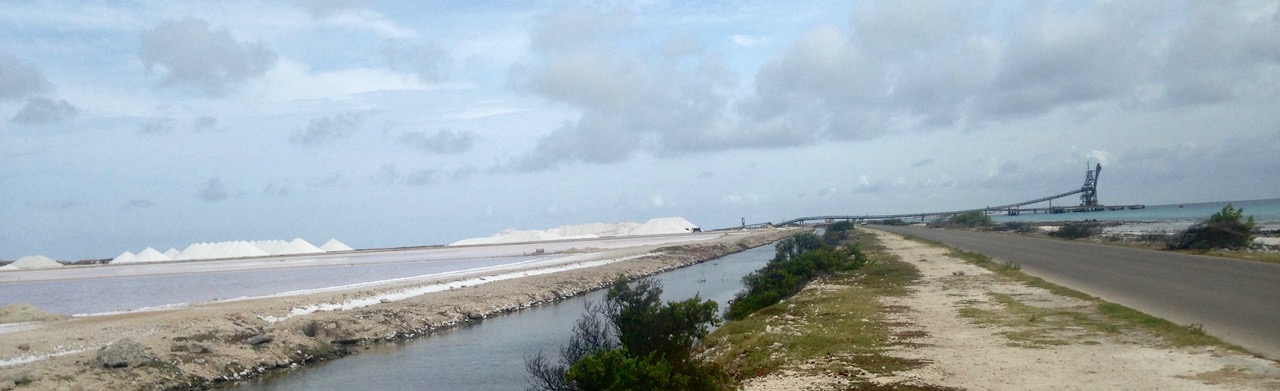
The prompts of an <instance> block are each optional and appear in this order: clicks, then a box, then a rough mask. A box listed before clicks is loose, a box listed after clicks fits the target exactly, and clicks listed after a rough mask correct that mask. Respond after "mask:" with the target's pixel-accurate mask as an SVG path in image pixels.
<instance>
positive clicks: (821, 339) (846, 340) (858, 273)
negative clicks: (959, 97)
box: [701, 231, 952, 391]
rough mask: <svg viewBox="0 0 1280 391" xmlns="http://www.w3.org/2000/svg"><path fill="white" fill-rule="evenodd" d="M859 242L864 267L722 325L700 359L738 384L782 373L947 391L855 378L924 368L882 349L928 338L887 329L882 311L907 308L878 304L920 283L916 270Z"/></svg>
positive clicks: (870, 239)
mask: <svg viewBox="0 0 1280 391" xmlns="http://www.w3.org/2000/svg"><path fill="white" fill-rule="evenodd" d="M857 241H858V244H859V245H860V246H861V248H862V251H863V252H864V253H865V254H866V255H867V257H868V258H869V261H868V263H867V265H866V266H864V267H863V268H861V269H859V270H855V271H849V272H842V273H837V274H834V275H832V276H829V277H827V278H824V279H821V280H817V281H814V282H813V283H811V285H810V287H809V288H807V289H805V290H804V291H801V292H800V293H799V294H797V295H795V296H793V297H791V298H789V299H787V300H784V301H782V302H780V303H778V304H775V305H773V306H770V307H767V308H764V309H762V310H760V311H757V312H756V313H754V314H752V315H750V316H747V317H745V318H743V319H739V320H734V321H731V322H727V323H726V324H724V325H723V326H721V327H720V328H718V329H716V330H715V332H713V333H712V334H711V335H710V336H708V337H707V338H706V339H704V340H703V341H702V344H701V347H702V349H703V357H706V358H708V359H711V360H713V361H715V362H716V363H718V364H720V365H722V366H723V367H724V368H725V369H726V370H727V371H728V372H729V373H730V374H731V375H732V376H733V377H734V378H735V379H736V380H738V381H743V380H745V379H749V378H755V377H763V376H768V375H769V374H772V373H776V372H779V371H781V370H784V369H785V370H789V371H800V372H802V373H805V374H810V375H818V374H827V375H833V376H838V377H841V378H844V379H846V380H847V381H848V382H850V383H851V384H853V388H850V389H859V390H863V389H866V390H878V389H886V390H887V389H895V390H934V391H939V390H951V389H952V388H947V387H937V386H929V385H909V384H893V385H889V386H881V385H877V384H872V383H869V382H866V381H865V380H864V379H861V378H860V377H859V375H861V374H863V371H866V372H869V373H872V374H877V375H887V374H891V373H894V372H899V371H904V370H909V369H912V368H918V367H920V366H922V365H924V364H926V362H924V361H921V360H915V359H906V358H901V357H895V356H892V355H890V354H888V351H889V349H890V348H891V347H893V346H896V345H901V344H909V343H910V342H909V340H910V339H912V338H920V337H923V336H925V335H927V334H925V333H924V332H923V331H914V332H913V331H897V332H895V331H894V330H892V327H893V326H896V325H894V324H890V322H887V321H886V320H885V316H886V314H890V313H894V312H901V311H904V310H907V309H906V308H901V307H895V306H887V305H884V304H881V303H880V300H878V298H879V297H882V296H895V295H905V294H907V293H908V290H907V287H908V286H909V285H911V284H912V283H913V282H914V281H916V280H918V279H919V278H920V273H919V271H918V270H916V268H915V267H914V266H911V265H910V264H908V263H906V262H902V261H901V260H899V259H897V257H896V256H894V255H892V254H890V253H889V252H888V251H886V250H885V248H884V247H883V246H882V245H881V244H880V243H879V242H878V241H877V240H876V239H875V238H874V236H873V234H869V233H867V232H866V231H859V232H858V234H857ZM892 386H896V388H895V387H892Z"/></svg>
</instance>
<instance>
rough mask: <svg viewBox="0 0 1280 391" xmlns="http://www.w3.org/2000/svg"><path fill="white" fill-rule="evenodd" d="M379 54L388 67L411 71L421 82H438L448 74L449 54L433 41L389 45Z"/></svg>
mask: <svg viewBox="0 0 1280 391" xmlns="http://www.w3.org/2000/svg"><path fill="white" fill-rule="evenodd" d="M380 54H381V55H382V59H383V61H386V62H387V67H388V68H390V69H392V70H397V71H407V72H410V73H413V74H414V75H416V76H417V77H418V80H419V81H422V82H423V83H439V82H441V81H444V80H445V78H446V76H448V67H449V64H450V60H449V54H448V53H447V52H445V50H444V48H441V47H440V45H439V44H437V43H435V42H427V43H421V44H412V45H407V46H394V45H391V46H387V47H384V48H383V49H382V51H381V53H380Z"/></svg>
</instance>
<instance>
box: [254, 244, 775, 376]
mask: <svg viewBox="0 0 1280 391" xmlns="http://www.w3.org/2000/svg"><path fill="white" fill-rule="evenodd" d="M773 253H774V246H772V245H768V246H762V247H757V248H754V249H750V250H747V251H743V252H740V253H736V254H731V255H727V256H725V257H722V258H718V259H715V260H711V261H707V262H704V263H701V264H698V265H694V266H690V267H686V268H682V269H677V270H673V271H670V272H667V273H663V274H660V275H658V276H655V278H657V279H658V280H661V281H662V285H663V294H662V297H663V300H666V301H671V300H684V299H687V298H690V297H693V296H694V295H695V294H697V295H699V296H700V297H702V298H703V299H712V300H715V301H716V302H717V303H719V305H720V309H721V311H723V310H724V308H725V306H726V303H727V302H728V301H729V299H732V298H733V295H734V294H735V293H737V292H738V291H739V290H741V289H742V281H741V280H742V276H744V275H746V274H748V273H751V272H752V271H755V270H757V269H760V268H761V267H763V266H764V265H765V263H767V262H768V261H769V259H770V258H772V257H773ZM603 297H604V292H603V291H597V292H593V293H590V294H587V295H583V296H579V297H577V298H573V299H570V300H566V301H563V302H560V303H557V304H554V305H548V306H544V307H538V308H532V309H528V310H524V311H520V312H516V313H513V314H508V315H503V316H498V317H494V318H490V319H488V320H485V321H484V322H482V323H479V324H476V325H473V326H468V327H463V328H459V329H455V330H451V331H446V332H443V333H440V334H436V335H433V336H430V337H427V338H423V339H420V340H414V341H408V342H404V343H400V344H394V345H378V346H372V347H370V348H369V349H368V350H362V351H361V352H360V354H358V355H354V356H349V357H346V358H342V359H340V360H336V361H333V362H329V363H324V364H319V365H313V366H311V367H307V368H303V369H298V370H295V372H292V373H285V374H282V375H275V376H270V377H269V378H268V379H261V380H255V381H251V382H247V383H244V384H241V385H239V386H237V387H234V388H233V389H234V390H237V391H261V390H520V389H524V388H525V387H526V385H527V379H528V377H527V374H526V372H525V369H524V359H525V357H527V356H531V355H535V354H537V353H538V352H539V351H542V352H544V353H546V354H548V355H552V356H555V355H556V354H558V351H559V348H560V345H562V344H564V343H565V342H567V341H568V340H569V336H570V334H571V332H572V331H571V328H572V327H573V323H574V322H575V321H577V319H578V317H579V316H580V315H581V314H582V313H583V306H584V305H585V304H586V303H587V302H589V301H599V300H601V299H602V298H603Z"/></svg>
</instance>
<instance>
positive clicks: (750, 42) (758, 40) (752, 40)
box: [729, 34, 770, 48]
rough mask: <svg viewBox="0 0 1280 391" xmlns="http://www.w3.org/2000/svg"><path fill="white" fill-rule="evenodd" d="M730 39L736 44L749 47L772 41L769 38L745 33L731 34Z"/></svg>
mask: <svg viewBox="0 0 1280 391" xmlns="http://www.w3.org/2000/svg"><path fill="white" fill-rule="evenodd" d="M729 40H730V41H733V44H735V45H738V46H742V47H748V48H749V47H752V46H756V45H760V44H764V43H768V42H769V41H770V39H769V38H765V37H754V36H750V35H744V34H734V35H731V36H729Z"/></svg>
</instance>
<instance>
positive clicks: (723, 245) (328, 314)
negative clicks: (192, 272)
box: [0, 230, 797, 391]
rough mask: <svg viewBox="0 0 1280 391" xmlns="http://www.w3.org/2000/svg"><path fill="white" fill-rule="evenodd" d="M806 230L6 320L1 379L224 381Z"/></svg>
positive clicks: (182, 385)
mask: <svg viewBox="0 0 1280 391" xmlns="http://www.w3.org/2000/svg"><path fill="white" fill-rule="evenodd" d="M796 232H797V231H794V230H761V231H752V232H749V233H732V234H727V235H724V236H722V237H720V238H717V239H713V240H709V241H704V242H696V243H691V244H682V245H676V246H668V247H658V246H647V247H635V248H625V249H616V250H606V251H596V252H590V251H587V252H590V253H591V254H589V255H584V256H583V259H584V260H596V261H599V260H608V259H625V260H624V261H618V262H612V263H604V264H603V265H600V266H594V267H588V268H580V269H574V270H567V271H559V272H554V273H547V274H539V273H537V272H534V271H533V270H529V273H528V274H529V275H528V276H526V277H520V278H512V279H505V280H501V281H484V280H483V279H484V278H485V277H486V275H466V276H451V277H450V278H449V279H448V280H436V281H415V282H412V283H402V284H395V285H384V286H378V287H368V288H362V289H360V290H357V291H345V292H329V293H324V294H314V295H306V296H292V297H285V298H270V299H256V300H244V301H234V302H223V303H212V304H207V305H199V306H193V307H187V308H183V309H179V310H169V311H152V312H138V313H124V314H119V315H110V316H93V317H83V318H72V319H60V320H48V321H43V322H38V323H23V324H17V325H12V324H11V325H7V326H5V327H4V328H0V391H4V390H5V389H7V388H12V387H14V386H17V387H21V389H32V390H105V389H111V390H159V389H204V388H213V387H217V386H219V385H222V384H226V383H227V382H231V381H235V380H238V379H246V378H252V377H256V376H260V375H261V374H264V373H267V372H270V371H274V370H280V369H286V368H291V367H296V366H299V365H306V364H309V363H314V362H318V361H323V360H329V359H333V358H337V357H341V356H343V355H346V354H349V353H350V352H354V351H356V348H357V347H359V346H361V345H364V344H370V343H380V342H390V341H398V340H403V339H411V338H418V337H422V336H425V335H430V334H431V333H432V332H435V331H439V330H442V329H447V328H451V327H455V326H457V325H460V324H464V323H467V322H475V321H480V320H482V319H484V318H486V317H488V316H492V315H495V314H501V313H507V312H512V311H517V310H520V309H523V308H528V307H532V306H537V305H541V304H546V303H550V302H555V301H558V300H562V299H565V298H568V297H572V296H576V295H579V294H582V293H585V292H588V291H591V290H595V289H598V288H600V287H603V286H605V285H606V284H607V283H609V282H611V281H612V280H613V279H614V278H616V277H617V276H618V275H625V276H627V277H630V278H638V277H641V276H648V275H653V274H657V273H661V272H663V271H667V270H671V269H674V268H678V267H682V266H687V265H690V264H694V263H698V262H701V261H705V260H709V259H712V258H717V257H720V256H723V255H726V254H730V253H734V252H738V251H742V250H744V249H748V248H752V247H757V246H760V245H764V244H768V243H770V242H773V241H776V240H779V239H781V238H783V237H786V236H789V235H792V234H795V233H796ZM602 263H603V262H602ZM510 272H511V271H506V273H510ZM516 272H519V271H518V270H517V271H516ZM467 279H475V280H473V281H477V280H478V281H481V282H479V283H477V284H472V285H470V286H458V287H455V288H453V289H448V290H442V291H439V292H434V293H427V294H422V295H418V296H414V297H409V298H403V299H397V300H394V301H392V300H385V299H384V300H382V301H381V302H380V303H377V304H374V305H369V306H365V307H360V308H354V309H347V310H334V311H317V312H312V313H305V312H299V311H297V310H296V309H298V308H305V307H309V306H315V305H318V304H326V303H344V302H347V303H350V302H353V301H356V300H359V299H361V298H366V299H367V298H370V297H381V296H379V295H382V294H385V293H387V292H397V291H404V290H406V289H414V288H415V287H420V286H423V285H426V284H439V283H443V282H448V281H462V280H467ZM291 314H292V315H291Z"/></svg>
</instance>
